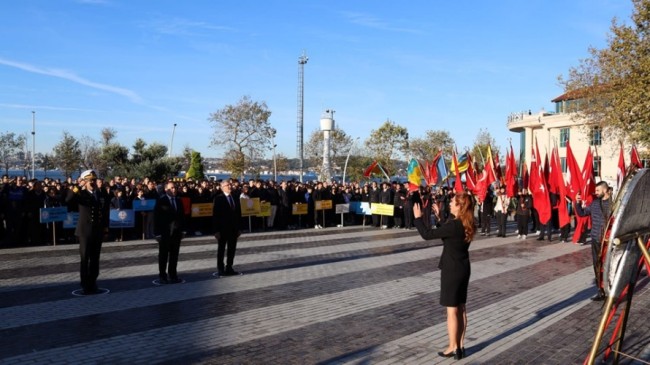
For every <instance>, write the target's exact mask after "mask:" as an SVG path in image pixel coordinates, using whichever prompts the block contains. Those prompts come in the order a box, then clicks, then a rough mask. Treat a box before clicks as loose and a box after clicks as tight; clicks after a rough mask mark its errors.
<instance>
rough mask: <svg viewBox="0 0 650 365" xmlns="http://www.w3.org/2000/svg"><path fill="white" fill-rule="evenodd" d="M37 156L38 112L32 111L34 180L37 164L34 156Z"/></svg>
mask: <svg viewBox="0 0 650 365" xmlns="http://www.w3.org/2000/svg"><path fill="white" fill-rule="evenodd" d="M35 154H36V112H35V111H33V110H32V179H35V178H36V175H35V173H36V171H35V170H36V167H35V166H34V165H35V164H36V162H35V159H34V156H35Z"/></svg>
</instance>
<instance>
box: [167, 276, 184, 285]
mask: <svg viewBox="0 0 650 365" xmlns="http://www.w3.org/2000/svg"><path fill="white" fill-rule="evenodd" d="M169 282H170V283H171V284H178V283H182V282H183V280H181V278H179V277H174V278H171V279H169Z"/></svg>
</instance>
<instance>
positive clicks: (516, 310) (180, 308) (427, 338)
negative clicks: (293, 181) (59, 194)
mask: <svg viewBox="0 0 650 365" xmlns="http://www.w3.org/2000/svg"><path fill="white" fill-rule="evenodd" d="M510 229H511V230H513V229H514V228H513V227H510ZM535 238H536V237H535V236H529V239H528V240H526V241H521V240H518V239H517V238H516V236H514V235H512V234H511V235H510V236H509V237H507V238H497V237H488V238H485V237H480V236H477V239H476V240H475V241H474V242H473V243H472V246H471V249H470V255H471V261H472V276H471V281H470V287H469V299H468V304H467V310H468V317H469V328H468V333H467V336H468V338H467V340H466V349H467V357H466V358H465V359H463V360H461V361H454V360H453V359H443V358H441V357H438V355H437V354H436V353H437V351H440V350H442V349H444V348H445V347H446V345H447V331H446V319H445V309H444V308H443V307H441V306H439V304H438V298H439V285H440V277H439V270H438V269H437V264H438V258H439V256H440V254H441V251H442V246H441V241H438V240H434V241H423V240H422V239H420V237H419V235H418V234H417V232H416V231H413V230H410V231H409V230H378V229H376V228H370V227H359V226H357V227H346V228H327V229H323V230H298V231H285V232H268V233H253V234H245V235H243V236H242V237H241V239H240V242H239V248H238V251H237V257H236V259H235V269H236V270H238V271H241V272H242V273H244V275H242V276H234V277H222V278H217V277H214V276H213V275H212V274H213V272H214V271H215V270H216V243H215V240H214V239H213V238H212V237H194V238H188V239H185V240H183V243H182V246H181V254H180V260H179V275H180V276H181V278H182V279H184V280H185V283H183V284H173V285H164V286H156V285H154V284H153V283H152V282H153V280H154V279H156V278H157V276H158V272H157V267H158V266H157V253H158V250H157V244H156V242H155V241H150V240H149V241H128V242H109V243H104V247H103V250H102V256H101V271H100V277H99V280H98V284H99V286H100V288H106V289H108V290H110V293H108V294H103V295H93V296H86V297H80V296H74V295H72V292H73V291H74V290H76V289H78V288H79V285H78V276H79V275H78V267H79V256H78V250H77V245H62V246H56V247H51V246H47V247H26V248H8V249H3V250H0V293H1V294H0V349H2V350H1V353H0V364H41V363H47V364H57V363H60V364H77V363H78V364H93V363H98V364H157V363H164V364H444V363H464V364H582V362H583V361H584V359H585V357H586V355H587V353H588V351H589V348H590V346H591V343H592V340H593V337H594V335H595V332H596V327H597V325H598V320H599V319H600V316H601V312H602V303H597V302H592V301H590V300H589V298H590V297H591V296H592V295H593V294H594V293H595V289H594V284H593V273H592V269H591V266H590V263H591V256H590V255H591V253H590V248H589V246H578V245H574V244H570V243H558V241H555V242H548V241H542V242H540V241H537V240H535ZM648 281H649V280H648V278H647V277H645V276H644V277H642V278H641V279H640V281H639V284H638V286H637V292H636V293H635V298H634V301H633V306H632V311H631V314H630V321H629V325H628V330H627V332H626V339H625V346H624V348H623V351H624V352H625V353H629V354H630V355H633V356H635V357H636V358H637V359H639V360H631V359H622V360H621V363H623V364H642V363H644V361H649V360H650V321H649V320H648V313H649V309H650V305H649V304H650V290H649V288H648V285H647V283H648ZM605 339H606V340H609V335H608V334H606V336H605Z"/></svg>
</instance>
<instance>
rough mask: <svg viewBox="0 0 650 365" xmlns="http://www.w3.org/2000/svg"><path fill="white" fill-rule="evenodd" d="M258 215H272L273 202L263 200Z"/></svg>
mask: <svg viewBox="0 0 650 365" xmlns="http://www.w3.org/2000/svg"><path fill="white" fill-rule="evenodd" d="M257 216H258V217H270V216H271V203H270V202H261V203H260V213H259V214H258V215H257Z"/></svg>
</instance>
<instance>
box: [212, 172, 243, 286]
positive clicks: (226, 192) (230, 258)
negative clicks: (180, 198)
mask: <svg viewBox="0 0 650 365" xmlns="http://www.w3.org/2000/svg"><path fill="white" fill-rule="evenodd" d="M221 191H222V194H219V195H217V196H216V197H215V198H214V204H213V207H212V218H213V226H214V238H216V239H217V273H218V274H219V276H224V275H225V276H232V275H239V273H238V272H237V271H235V270H234V268H233V265H234V262H235V252H236V250H237V239H238V238H239V236H240V235H241V230H240V226H239V225H240V223H241V204H240V202H239V198H237V197H235V196H233V194H232V187H231V184H230V182H228V181H222V182H221ZM226 250H227V253H226ZM225 255H227V256H226V263H225V265H224V262H223V259H224V256H225Z"/></svg>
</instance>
